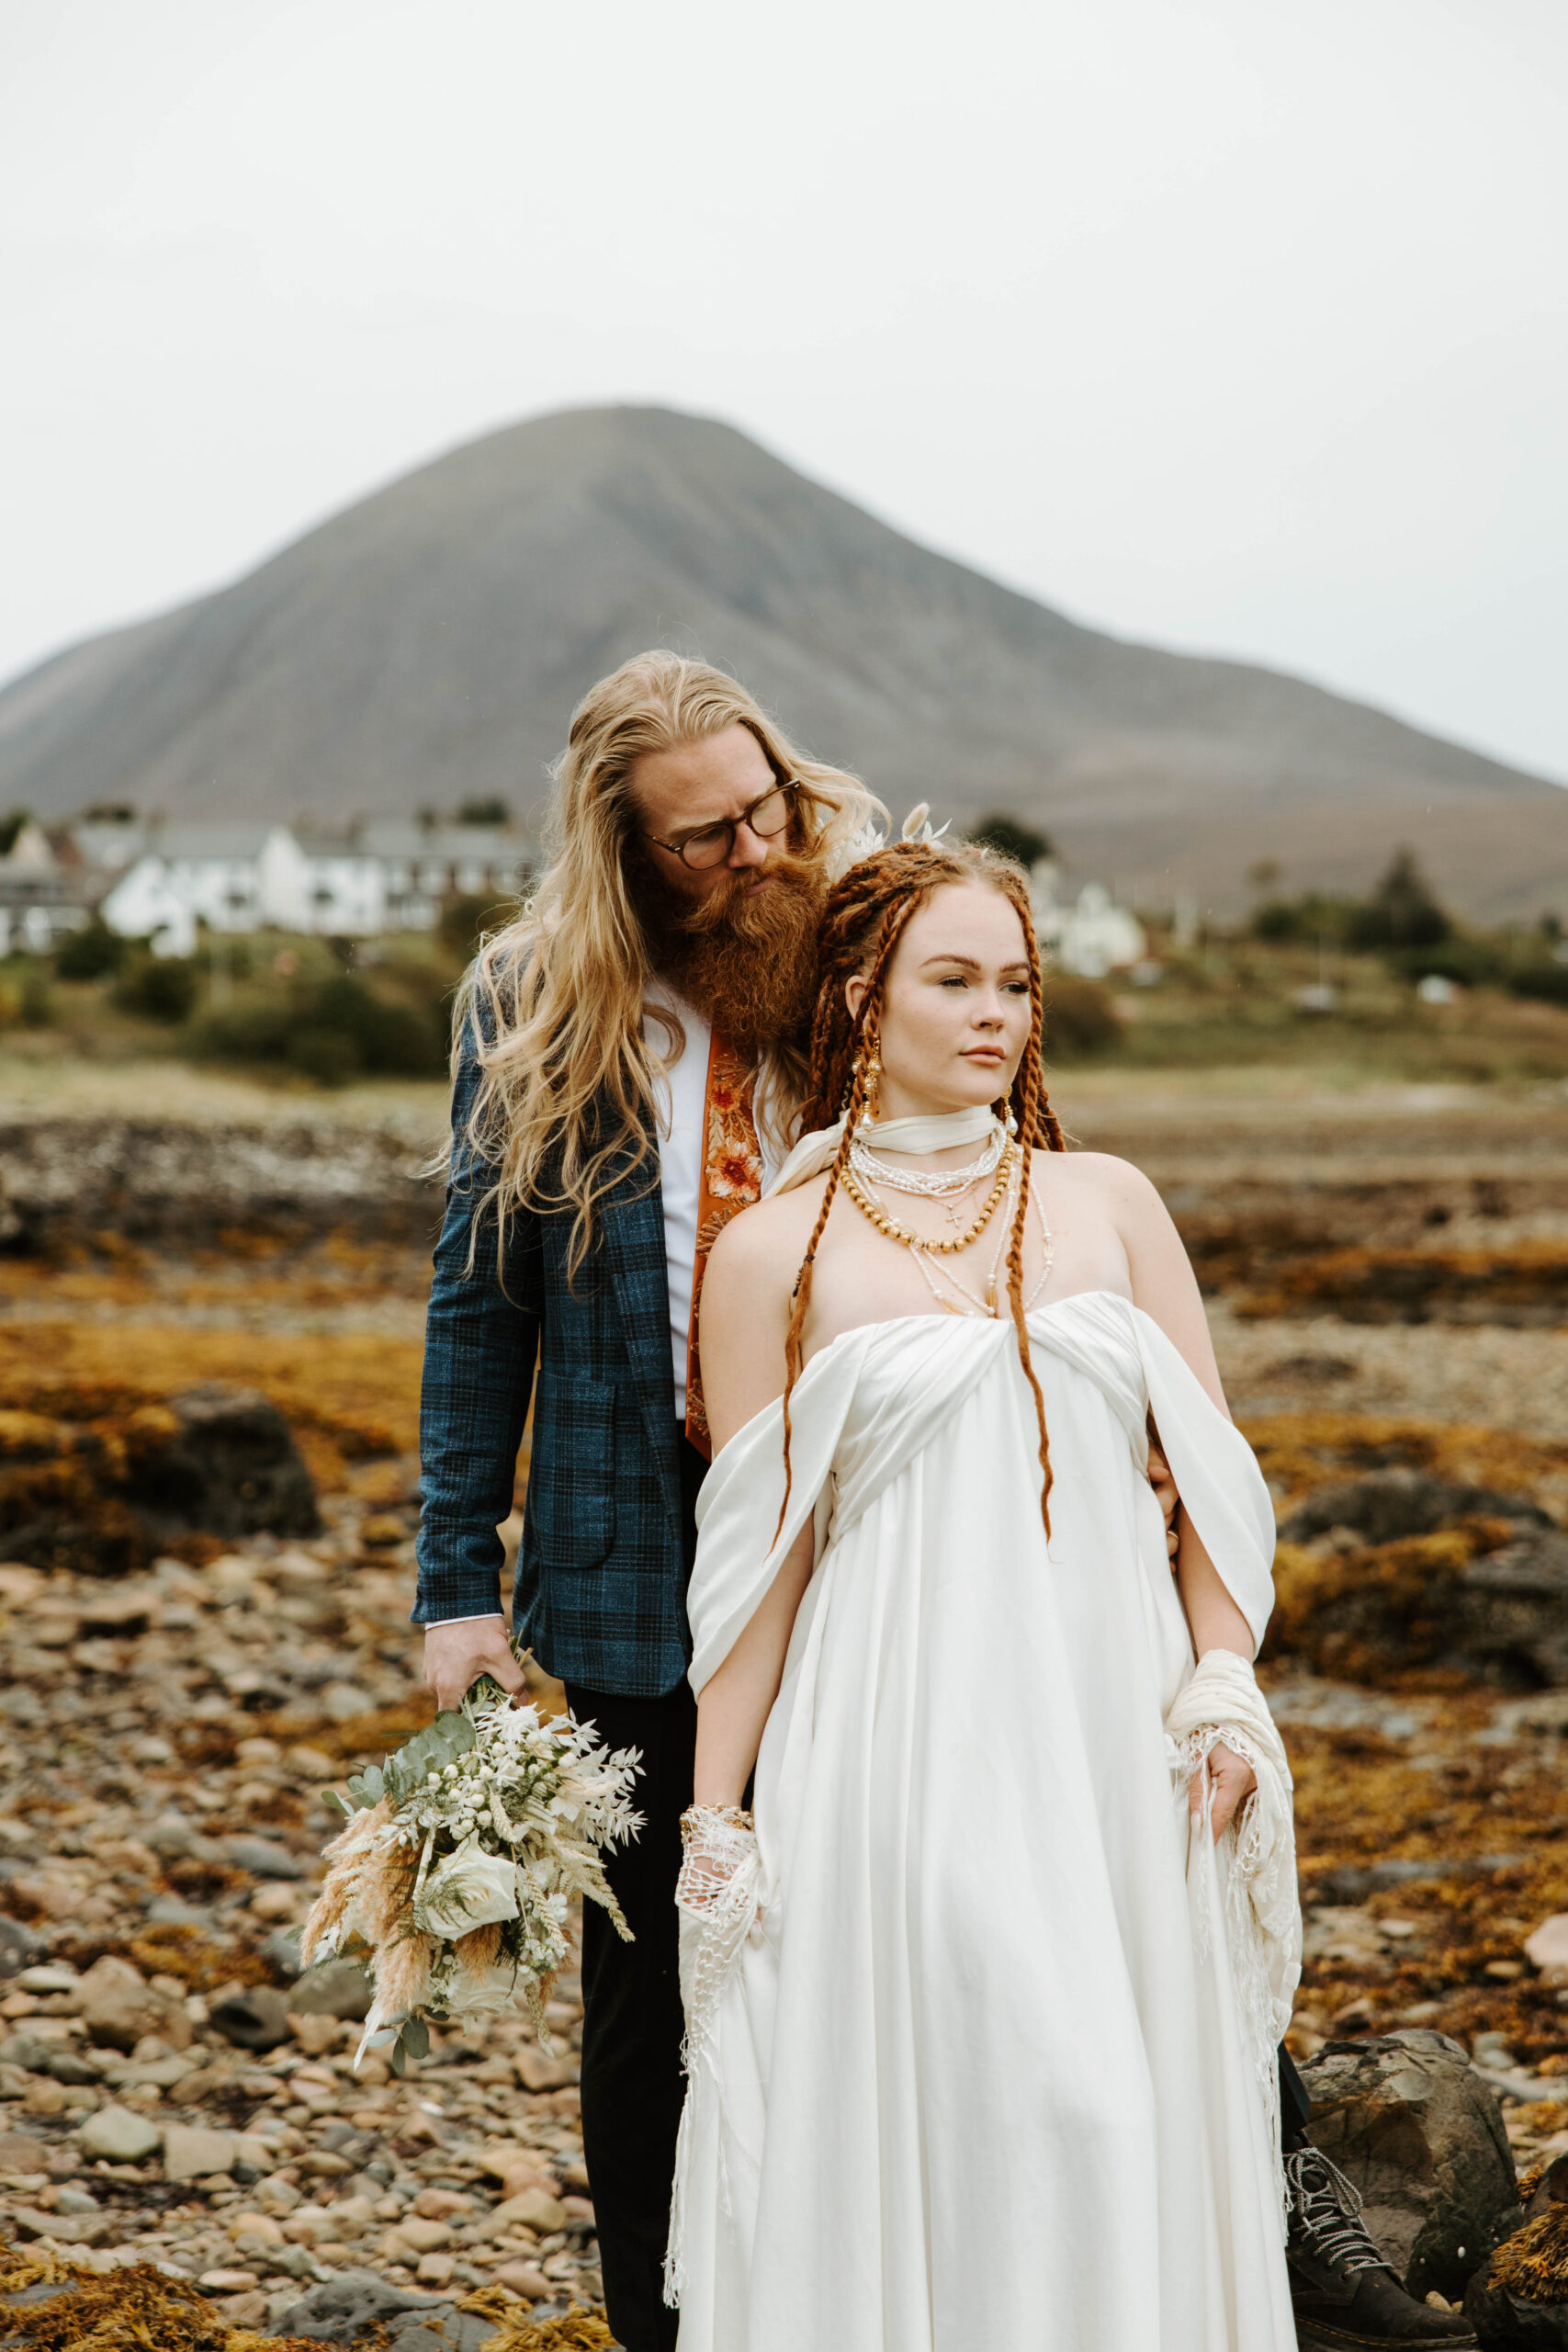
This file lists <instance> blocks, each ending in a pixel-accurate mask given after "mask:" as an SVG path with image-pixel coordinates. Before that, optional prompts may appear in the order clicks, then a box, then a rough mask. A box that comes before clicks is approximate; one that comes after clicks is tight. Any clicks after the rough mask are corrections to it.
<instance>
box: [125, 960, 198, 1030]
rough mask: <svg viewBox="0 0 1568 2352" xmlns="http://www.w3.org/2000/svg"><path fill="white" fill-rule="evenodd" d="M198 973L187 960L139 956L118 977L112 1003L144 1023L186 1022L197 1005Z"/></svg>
mask: <svg viewBox="0 0 1568 2352" xmlns="http://www.w3.org/2000/svg"><path fill="white" fill-rule="evenodd" d="M196 989H197V972H196V966H195V964H194V962H193V961H192V960H191V959H190V957H188V956H149V955H147V954H146V953H145V951H143V952H142V953H141V954H140V955H138V956H136V957H135V958H134V959H133V960H132V961H131V962H130V963H129V964H128V965H127V966H126V967H125V970H124V971H123V972H122V973H121V975H120V979H119V985H118V988H117V989H115V992H114V1000H115V1002H116V1003H117V1004H118V1006H119V1007H120V1009H121V1011H122V1012H139V1013H141V1016H142V1018H143V1019H144V1020H147V1021H169V1022H175V1021H185V1020H186V1019H188V1017H189V1015H190V1011H191V1008H192V1006H193V1005H194V1004H195V1002H196Z"/></svg>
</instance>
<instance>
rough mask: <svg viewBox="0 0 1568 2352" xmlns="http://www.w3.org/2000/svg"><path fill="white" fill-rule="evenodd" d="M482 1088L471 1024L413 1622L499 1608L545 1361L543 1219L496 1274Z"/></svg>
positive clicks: (428, 1395) (435, 1327)
mask: <svg viewBox="0 0 1568 2352" xmlns="http://www.w3.org/2000/svg"><path fill="white" fill-rule="evenodd" d="M478 1087H479V1057H478V1052H477V1049H476V1046H475V1041H474V1034H473V1031H472V1029H471V1028H469V1029H468V1031H466V1032H465V1035H464V1038H463V1043H462V1047H461V1050H460V1052H459V1055H458V1060H457V1080H456V1082H455V1084H454V1086H453V1090H452V1159H451V1169H450V1174H449V1178H448V1182H447V1186H446V1216H445V1217H444V1218H443V1221H442V1227H441V1238H440V1240H439V1241H438V1242H437V1244H436V1247H435V1261H434V1262H435V1272H434V1280H433V1282H432V1283H431V1289H430V1306H429V1309H428V1312H427V1315H426V1319H425V1329H424V1376H423V1385H422V1388H421V1393H420V1413H419V1452H420V1468H421V1476H420V1499H421V1502H422V1504H423V1510H422V1513H421V1518H420V1528H419V1542H418V1545H417V1547H416V1548H417V1555H418V1560H419V1590H418V1598H417V1600H415V1603H414V1608H413V1612H412V1622H413V1623H415V1624H416V1625H437V1624H440V1623H443V1622H444V1621H445V1620H446V1619H448V1618H453V1617H479V1616H484V1615H487V1614H488V1613H490V1612H491V1611H496V1610H499V1608H500V1606H501V1600H500V1571H501V1566H502V1560H503V1557H504V1554H503V1552H502V1542H501V1538H500V1536H499V1535H498V1534H497V1533H496V1529H497V1526H498V1525H499V1524H500V1522H501V1521H502V1520H504V1519H506V1518H507V1517H508V1516H509V1515H510V1513H511V1510H512V1493H513V1480H514V1478H515V1476H516V1471H517V1449H518V1447H519V1445H520V1444H521V1443H522V1440H523V1428H524V1423H525V1421H526V1419H527V1418H528V1399H529V1397H530V1395H531V1393H532V1390H533V1385H534V1369H535V1364H536V1361H537V1356H538V1348H539V1329H540V1323H541V1318H542V1315H543V1276H542V1265H541V1258H540V1250H539V1232H538V1220H537V1218H536V1216H534V1215H533V1214H532V1212H530V1211H527V1210H522V1211H516V1212H514V1213H513V1215H512V1216H511V1217H510V1218H509V1219H508V1225H507V1238H506V1249H505V1257H504V1262H503V1265H502V1267H499V1268H498V1266H497V1262H496V1245H495V1216H494V1211H493V1210H492V1209H487V1208H486V1207H485V1206H484V1195H485V1193H486V1192H487V1191H488V1189H489V1186H490V1183H491V1177H492V1174H493V1168H492V1164H491V1162H490V1161H489V1160H488V1159H486V1158H485V1157H484V1156H483V1155H482V1154H481V1153H480V1152H479V1151H478V1150H476V1148H474V1146H473V1144H472V1143H471V1142H470V1140H469V1138H468V1114H469V1112H470V1110H471V1109H472V1107H473V1102H474V1096H475V1093H476V1092H477V1091H478ZM470 1251H471V1256H472V1265H471V1269H470V1262H469V1261H470Z"/></svg>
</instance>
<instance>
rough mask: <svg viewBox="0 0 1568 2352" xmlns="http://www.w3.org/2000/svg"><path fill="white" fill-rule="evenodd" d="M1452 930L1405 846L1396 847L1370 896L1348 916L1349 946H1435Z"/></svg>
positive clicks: (1424, 877) (1369, 947)
mask: <svg viewBox="0 0 1568 2352" xmlns="http://www.w3.org/2000/svg"><path fill="white" fill-rule="evenodd" d="M1452 929H1453V924H1452V923H1451V922H1450V919H1449V917H1448V914H1447V913H1446V912H1445V910H1444V909H1443V908H1442V907H1441V906H1439V905H1438V900H1437V899H1436V898H1435V897H1434V895H1433V893H1432V890H1431V888H1430V886H1429V885H1428V883H1427V877H1426V876H1425V875H1424V874H1423V873H1422V871H1421V869H1420V867H1419V866H1418V865H1416V859H1415V856H1414V854H1413V853H1412V852H1411V851H1409V850H1407V849H1400V850H1395V852H1394V854H1393V858H1392V859H1391V860H1390V862H1389V866H1388V871H1387V873H1386V874H1385V875H1384V876H1383V877H1382V881H1381V882H1380V883H1379V884H1378V887H1377V888H1376V889H1375V890H1374V891H1373V892H1372V895H1371V898H1370V899H1364V900H1363V901H1362V903H1361V905H1360V906H1359V907H1357V908H1356V909H1355V910H1353V912H1352V914H1351V917H1350V924H1349V944H1350V945H1351V946H1352V947H1359V948H1362V949H1377V948H1389V947H1395V948H1397V947H1435V946H1437V945H1438V942H1439V941H1441V940H1444V939H1447V938H1448V936H1449V934H1450V932H1451V931H1452Z"/></svg>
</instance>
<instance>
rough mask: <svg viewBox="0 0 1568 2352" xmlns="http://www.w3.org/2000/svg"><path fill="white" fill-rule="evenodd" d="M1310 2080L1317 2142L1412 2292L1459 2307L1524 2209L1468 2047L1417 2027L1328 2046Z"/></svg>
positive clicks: (1495, 2112) (1498, 2117)
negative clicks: (1475, 2274)
mask: <svg viewBox="0 0 1568 2352" xmlns="http://www.w3.org/2000/svg"><path fill="white" fill-rule="evenodd" d="M1302 2073H1303V2077H1304V2079H1305V2082H1306V2086H1307V2089H1308V2091H1309V2093H1310V2095H1311V2098H1312V2137H1313V2141H1314V2145H1316V2146H1317V2147H1319V2148H1320V2149H1321V2150H1322V2151H1323V2153H1324V2154H1325V2156H1328V2157H1330V2158H1331V2159H1332V2160H1333V2162H1334V2163H1335V2164H1337V2165H1338V2166H1339V2169H1340V2171H1341V2172H1343V2173H1344V2174H1345V2175H1346V2176H1347V2177H1348V2179H1350V2180H1351V2181H1353V2182H1354V2184H1355V2186H1356V2188H1358V2189H1359V2191H1360V2194H1361V2197H1362V2199H1364V2203H1365V2219H1366V2223H1367V2227H1368V2229H1369V2230H1370V2231H1371V2235H1372V2237H1373V2238H1374V2240H1375V2241H1376V2243H1377V2245H1379V2247H1380V2248H1381V2249H1382V2253H1383V2254H1384V2255H1385V2256H1387V2258H1388V2260H1389V2261H1390V2262H1392V2263H1393V2267H1394V2268H1395V2269H1396V2270H1397V2271H1398V2273H1399V2275H1400V2278H1401V2279H1402V2280H1403V2281H1404V2286H1405V2288H1406V2289H1407V2290H1408V2291H1409V2292H1410V2293H1411V2294H1413V2295H1414V2296H1415V2297H1416V2300H1417V2301H1420V2300H1421V2299H1422V2298H1423V2297H1425V2296H1426V2295H1427V2294H1429V2293H1430V2292H1431V2291H1432V2290H1433V2289H1436V2290H1437V2291H1438V2293H1439V2294H1442V2295H1446V2296H1447V2297H1448V2298H1449V2300H1450V2301H1455V2300H1456V2299H1457V2298H1458V2297H1459V2296H1460V2295H1461V2294H1462V2293H1463V2291H1464V2288H1465V2283H1466V2281H1467V2279H1468V2278H1469V2277H1470V2275H1471V2273H1472V2270H1474V2269H1475V2268H1476V2267H1478V2265H1479V2263H1480V2262H1481V2260H1482V2258H1483V2256H1484V2255H1485V2254H1486V2253H1487V2252H1488V2250H1489V2249H1490V2248H1491V2247H1492V2246H1493V2245H1495V2243H1496V2240H1497V2238H1498V2236H1499V2234H1500V2232H1501V2230H1502V2228H1503V2227H1504V2226H1505V2225H1506V2223H1507V2222H1511V2221H1512V2220H1513V2219H1514V2218H1515V2216H1516V2215H1517V2203H1518V2196H1517V2188H1516V2185H1515V2178H1514V2164H1513V2157H1512V2155H1511V2154H1510V2152H1509V2147H1508V2137H1507V2133H1506V2131H1505V2130H1504V2128H1503V2117H1502V2112H1501V2110H1500V2109H1499V2108H1498V2105H1497V2101H1496V2099H1495V2097H1494V2096H1493V2094H1492V2092H1491V2091H1490V2090H1489V2089H1488V2088H1487V2086H1486V2085H1485V2084H1484V2083H1483V2081H1482V2079H1481V2077H1480V2076H1479V2075H1477V2074H1476V2073H1474V2071H1473V2070H1472V2066H1471V2064H1470V2060H1469V2058H1468V2056H1467V2055H1466V2053H1465V2052H1464V2050H1463V2048H1462V2046H1461V2044H1460V2043H1459V2042H1457V2041H1450V2040H1449V2039H1448V2038H1447V2036H1446V2035H1444V2034H1440V2033H1427V2032H1422V2031H1416V2030H1407V2031H1404V2032H1401V2033H1390V2034H1382V2035H1369V2036H1367V2037H1366V2038H1365V2039H1361V2040H1357V2041H1328V2042H1325V2044H1324V2046H1323V2048H1322V2049H1321V2050H1319V2051H1318V2052H1316V2054H1315V2056H1314V2058H1313V2059H1312V2060H1311V2061H1310V2062H1309V2063H1308V2064H1306V2065H1304V2066H1303V2069H1302Z"/></svg>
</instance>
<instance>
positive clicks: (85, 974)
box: [54, 915, 125, 980]
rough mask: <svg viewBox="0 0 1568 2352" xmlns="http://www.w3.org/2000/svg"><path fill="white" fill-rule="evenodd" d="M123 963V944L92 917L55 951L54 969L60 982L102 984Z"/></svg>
mask: <svg viewBox="0 0 1568 2352" xmlns="http://www.w3.org/2000/svg"><path fill="white" fill-rule="evenodd" d="M124 961H125V942H124V940H123V939H121V937H120V935H119V933H118V932H115V931H111V930H110V929H109V927H108V925H107V922H103V921H102V919H101V918H100V917H99V916H96V915H95V916H94V918H93V920H92V922H89V923H84V925H83V926H82V929H81V930H80V931H73V932H71V933H68V934H67V936H66V937H65V938H64V939H62V941H61V943H60V945H59V946H58V947H57V948H56V949H55V951H54V968H55V971H56V973H57V974H58V975H59V977H60V978H61V979H62V980H102V979H107V977H108V975H109V974H110V973H111V972H118V969H119V967H120V966H121V965H122V964H123V963H124Z"/></svg>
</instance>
